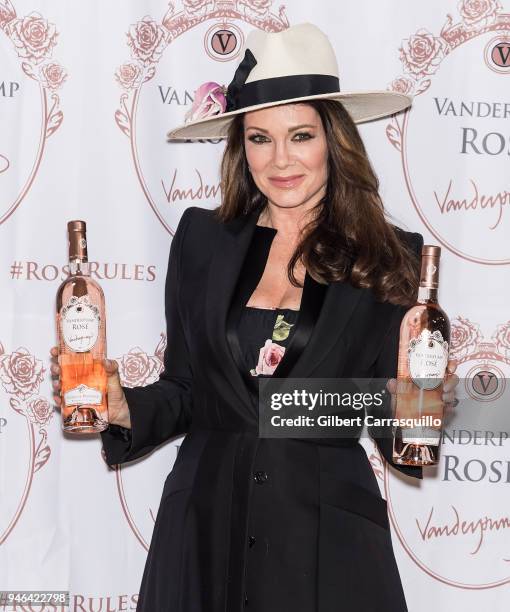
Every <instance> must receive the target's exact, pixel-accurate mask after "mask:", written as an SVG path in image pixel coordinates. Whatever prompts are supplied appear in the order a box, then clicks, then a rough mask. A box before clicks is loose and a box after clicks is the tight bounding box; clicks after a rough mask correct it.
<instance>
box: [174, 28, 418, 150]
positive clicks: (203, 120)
mask: <svg viewBox="0 0 510 612" xmlns="http://www.w3.org/2000/svg"><path fill="white" fill-rule="evenodd" d="M318 99H329V100H338V101H339V102H341V103H342V104H343V106H344V107H345V109H346V110H347V112H348V113H349V114H350V116H351V117H352V119H353V121H354V122H355V123H362V122H364V121H371V120H373V119H379V118H381V117H387V116H388V115H393V114H395V113H398V112H400V111H402V110H404V109H406V108H407V107H409V106H410V105H411V103H412V97H411V96H407V95H404V94H401V93H397V92H392V91H358V92H347V91H342V92H341V91H340V78H339V72H338V63H337V60H336V56H335V52H334V50H333V47H332V45H331V43H330V41H329V39H328V37H327V36H326V34H324V32H322V30H320V29H319V28H318V27H317V26H315V25H313V24H312V23H300V24H297V25H294V26H291V27H289V28H287V29H286V30H282V31H281V32H263V31H262V30H252V31H251V32H250V33H249V34H248V36H247V38H246V43H245V45H244V57H243V59H242V61H241V62H240V63H239V64H238V66H237V68H236V71H235V74H234V78H233V79H232V82H231V83H230V84H229V86H228V88H225V87H224V86H220V85H218V84H217V83H213V82H210V83H204V85H203V86H202V87H200V88H199V89H197V90H196V91H195V100H194V102H193V106H192V108H191V109H190V110H189V111H188V113H187V114H186V118H185V123H184V124H183V125H181V126H179V127H177V128H174V129H172V130H170V132H168V134H167V137H168V140H199V139H205V138H210V139H222V138H226V137H227V132H228V127H229V125H230V122H231V121H232V119H233V118H234V117H235V116H236V115H238V114H239V113H245V112H249V111H254V110H257V109H261V108H266V107H268V106H276V105H279V104H288V103H292V102H295V103H298V102H304V101H306V100H318Z"/></svg>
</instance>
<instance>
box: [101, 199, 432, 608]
mask: <svg viewBox="0 0 510 612" xmlns="http://www.w3.org/2000/svg"><path fill="white" fill-rule="evenodd" d="M257 219H258V213H255V212H254V213H251V214H249V215H247V216H244V217H240V218H238V219H236V220H234V221H231V222H229V223H226V224H223V223H220V222H218V221H217V220H216V219H215V218H214V217H213V214H212V211H210V210H206V209H202V208H198V207H194V206H193V207H190V208H188V209H187V210H186V211H185V212H184V214H183V215H182V218H181V221H180V223H179V225H178V228H177V230H176V233H175V236H174V238H173V240H172V244H171V248H170V257H169V265H168V273H167V280H166V287H165V313H166V320H167V348H166V350H165V356H164V371H163V372H162V374H161V376H160V379H159V381H157V382H155V383H153V384H152V385H149V386H147V387H137V388H134V389H131V388H127V387H124V392H125V394H126V398H127V401H128V404H129V410H130V415H131V423H132V428H131V429H124V428H122V427H118V426H115V425H110V427H109V428H108V429H107V430H106V431H104V432H102V433H101V437H102V441H103V447H104V450H105V454H106V459H107V462H108V463H109V464H111V465H113V464H118V463H123V462H126V461H130V460H133V459H136V458H139V457H142V456H144V455H146V454H147V453H149V452H150V451H152V450H153V449H154V448H155V447H157V446H158V445H160V444H161V443H163V442H165V441H167V440H168V439H170V438H171V437H173V436H176V435H180V434H183V433H187V435H186V436H185V438H184V439H183V441H182V444H181V446H180V449H179V453H178V456H177V459H176V462H175V465H174V467H173V469H172V471H171V472H170V474H169V476H168V477H167V479H166V481H165V485H164V488H163V494H162V501H161V505H160V509H159V513H158V517H157V520H156V524H155V528H154V533H153V538H152V543H151V548H150V551H149V557H148V559H147V564H146V567H145V572H144V576H143V581H142V585H141V591H140V600H139V605H138V608H137V610H144V611H149V610H151V612H152V611H153V610H166V609H168V610H172V611H175V612H179V611H182V612H191V610H193V611H195V610H200V611H201V610H203V611H204V612H216V611H218V612H219V611H220V610H221V611H222V612H223V611H224V610H227V611H228V612H234V611H235V612H240V611H241V610H244V606H245V597H246V588H247V584H250V585H251V587H250V588H251V591H252V593H251V600H250V601H251V602H252V609H253V602H254V601H255V602H258V603H259V604H260V606H261V607H266V609H267V610H272V609H275V610H276V609H289V610H290V609H292V610H293V611H294V612H300V611H301V610H302V611H303V612H305V610H306V612H309V611H310V609H311V608H310V606H311V605H312V604H311V602H316V604H317V607H316V609H317V612H330V611H331V612H332V611H333V610H335V611H336V610H337V609H338V605H339V602H340V601H342V602H344V605H345V606H346V607H345V608H343V609H345V610H351V609H354V608H355V609H356V610H358V611H363V610H366V611H367V612H368V610H381V611H382V610H384V611H386V610H389V609H391V610H392V611H393V612H396V611H402V610H406V609H407V608H406V604H405V598H404V594H403V590H402V586H401V583H400V578H399V574H398V569H397V567H396V563H395V559H394V556H393V551H392V543H391V536H390V527H389V522H388V516H387V509H386V502H385V500H384V499H383V498H382V497H381V494H380V492H379V487H378V484H377V481H376V479H375V476H374V474H373V470H372V467H371V465H370V463H369V461H368V459H367V456H366V453H365V451H364V449H363V447H361V445H360V444H359V443H358V440H357V439H349V440H346V439H341V438H340V439H339V438H331V439H308V440H287V439H260V438H259V437H258V435H257V434H258V403H257V402H258V399H257V395H256V392H255V391H254V387H253V385H252V384H250V382H251V381H249V380H247V378H246V377H247V376H249V374H247V373H246V372H245V366H244V364H243V363H242V359H241V353H240V348H239V341H238V338H237V335H236V322H237V318H238V316H239V313H240V309H241V308H242V306H243V305H244V303H245V301H246V299H248V297H249V295H251V292H252V291H253V289H254V288H255V286H256V284H257V282H258V279H259V277H260V275H261V273H262V271H263V267H264V263H265V255H266V254H267V253H265V254H264V255H263V256H261V257H260V258H258V259H257V258H255V259H254V258H251V259H250V260H245V256H246V254H247V253H248V250H249V246H250V244H252V238H253V232H254V230H255V226H256V222H257ZM275 231H276V230H275ZM399 234H400V235H401V237H402V239H403V240H408V241H409V242H410V243H411V244H412V246H413V248H414V249H415V251H416V252H417V253H420V252H421V247H422V245H423V238H422V236H421V235H420V234H418V233H410V232H404V231H403V230H400V231H399ZM267 248H269V244H268V247H267ZM241 271H243V274H241ZM405 311H406V309H405V308H404V307H401V306H396V305H393V304H390V303H387V302H386V303H382V302H378V301H376V300H375V298H374V295H373V293H372V291H370V290H367V289H357V288H354V287H352V286H351V285H350V284H348V283H341V282H334V283H331V284H330V285H328V286H327V287H324V286H322V285H319V284H318V283H316V282H315V281H313V279H312V278H311V277H310V276H309V275H308V274H307V275H306V278H305V286H304V289H303V297H302V301H301V308H300V313H299V321H298V326H297V329H296V332H295V334H294V336H293V338H292V341H291V343H290V345H289V347H288V349H287V351H286V354H285V356H284V358H283V360H282V362H281V364H280V365H279V366H278V370H277V372H275V376H278V377H296V378H308V377H318V378H335V377H358V378H370V377H377V378H383V377H385V378H386V377H395V376H396V368H397V357H398V337H399V328H400V323H401V320H402V317H403V315H404V314H405ZM371 433H372V435H373V437H374V439H375V441H376V443H377V446H378V448H379V450H380V452H381V454H382V455H383V456H384V458H385V459H386V461H387V462H389V463H391V450H392V440H391V438H390V437H388V436H387V434H386V435H382V432H375V431H374V432H371ZM377 433H380V434H381V435H377ZM289 457H293V459H292V461H290V462H289ZM298 465H299V467H300V475H299V482H297V481H296V478H295V473H294V471H295V469H296V466H298ZM261 466H262V467H264V470H262V472H264V474H265V477H266V480H267V477H268V476H269V478H268V482H269V484H268V485H267V486H265V487H259V486H257V484H260V483H259V482H258V481H257V478H254V477H253V474H254V473H255V472H259V473H260V472H261V470H260V469H258V470H257V469H256V468H257V467H258V468H260V467H261ZM393 468H394V469H397V470H399V471H400V472H402V473H404V474H406V475H409V476H413V477H416V478H422V469H421V468H420V467H406V466H396V465H394V466H393ZM286 470H288V472H286ZM272 475H273V478H272ZM254 482H255V483H256V484H255V485H254ZM271 483H273V484H271ZM276 483H278V485H277V484H276ZM263 507H265V508H272V509H273V510H271V512H272V513H274V517H273V519H274V520H272V521H271V527H268V526H266V527H265V529H266V530H269V529H271V530H272V542H273V548H272V550H273V551H274V552H273V555H271V554H267V555H266V556H264V557H263V558H261V559H260V560H259V561H260V565H257V563H256V562H255V561H254V559H256V558H257V557H256V554H255V553H252V556H251V557H250V556H249V554H250V553H249V550H248V545H247V542H248V537H249V533H248V530H249V528H250V526H251V528H252V529H255V528H256V527H257V525H258V526H260V525H262V523H260V522H257V521H263V520H264V517H263V515H262V510H261V508H263ZM305 508H306V509H307V510H306V511H305ZM310 508H314V509H315V510H313V512H310ZM332 509H334V510H335V512H333V511H332ZM249 516H250V517H251V519H250V520H251V521H252V522H251V523H249V522H248V517H249ZM291 516H294V517H295V518H296V520H297V524H299V526H300V527H299V529H300V533H301V534H303V538H302V540H301V547H300V550H299V551H297V552H296V553H294V554H293V555H286V553H285V551H284V549H282V550H278V543H279V542H280V543H281V542H283V541H284V540H285V537H286V536H287V535H288V534H287V531H288V529H289V528H290V527H289V525H291V524H292V522H290V523H289V517H291ZM253 521H255V522H253ZM360 537H361V538H362V539H361V540H360ZM363 538H364V539H365V540H364V544H363V545H361V542H362V541H363ZM371 547H373V548H374V550H373V551H372V552H373V554H371ZM255 548H256V547H255ZM268 550H269V549H268ZM295 555H297V557H295ZM282 556H284V557H285V556H286V557H287V558H288V557H290V556H292V558H293V559H292V560H291V566H292V563H293V562H296V559H298V560H299V559H301V560H302V563H303V564H304V565H306V568H307V570H306V572H300V573H299V572H298V573H299V576H300V582H299V584H300V585H301V587H299V588H298V587H297V582H296V580H297V574H296V573H293V571H291V570H289V566H288V565H287V563H283V565H282V562H281V559H282ZM249 559H252V560H251V563H252V566H253V567H255V568H256V570H254V571H252V572H251V573H250V572H247V567H248V560H249ZM254 563H255V565H253V564H254ZM304 565H303V566H304ZM163 568H164V571H163ZM347 568H349V571H347ZM264 571H265V572H268V573H267V580H266V581H265V583H264V584H266V583H267V584H270V585H271V586H266V587H265V588H263V587H261V589H260V591H259V590H258V589H257V590H256V593H255V594H254V593H253V590H254V585H253V583H252V582H250V580H252V579H253V576H254V575H258V576H260V575H262V574H263V572H264ZM261 572H262V574H261ZM275 573H277V574H278V576H279V580H278V581H277V582H275V581H274V580H271V579H270V577H271V576H273V575H274V574H275ZM366 573H369V574H370V581H371V584H372V586H374V588H372V589H367V588H366V584H367V583H366V580H365V579H364V578H363V576H364V575H365V574H366ZM303 575H305V576H307V578H306V579H304V578H303ZM376 587H377V588H376ZM289 588H290V589H291V592H289ZM257 597H258V599H257ZM350 605H352V608H351V607H349V606H350ZM267 606H269V607H267ZM248 609H249V608H248Z"/></svg>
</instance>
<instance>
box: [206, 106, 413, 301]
mask: <svg viewBox="0 0 510 612" xmlns="http://www.w3.org/2000/svg"><path fill="white" fill-rule="evenodd" d="M306 104H310V105H311V106H313V108H315V110H316V111H317V112H318V113H319V115H320V117H321V120H322V124H323V126H324V131H325V134H326V139H327V144H328V181H327V187H326V194H325V197H324V198H323V199H322V200H321V201H320V202H319V204H318V207H317V209H316V210H315V211H314V212H315V213H316V214H315V215H314V219H313V221H310V222H309V223H308V224H307V226H306V231H305V232H303V234H304V235H303V238H302V240H301V241H300V243H299V244H298V246H297V247H296V250H295V251H294V254H293V256H292V257H291V259H290V261H289V264H288V269H287V274H288V277H289V281H290V282H291V283H292V284H293V285H294V286H301V285H300V284H299V282H298V281H297V279H296V277H295V275H294V267H295V264H296V262H297V261H298V260H299V258H301V261H302V262H303V264H304V265H305V267H306V269H307V270H308V273H309V274H310V275H311V276H312V277H313V278H315V279H316V280H317V281H318V282H322V283H330V282H333V281H345V282H350V283H351V284H352V285H354V286H355V287H359V288H369V289H372V290H373V292H374V295H375V297H376V299H378V300H380V301H389V302H392V303H394V304H402V305H405V306H409V305H411V304H412V303H413V302H414V301H415V299H416V293H417V289H418V277H419V258H418V257H417V255H416V254H415V253H414V251H413V250H412V249H411V248H410V246H408V244H407V242H406V241H404V240H403V239H402V238H400V237H399V235H398V230H396V229H395V226H394V225H392V224H391V223H390V222H389V221H388V220H387V219H386V217H385V211H384V205H383V203H382V200H381V197H380V195H379V180H378V179H377V177H376V175H375V172H374V170H373V168H372V165H371V163H370V161H369V159H368V156H367V152H366V149H365V146H364V144H363V141H362V139H361V136H360V134H359V132H358V129H357V127H356V124H355V123H354V122H353V121H352V119H351V117H350V115H349V114H348V112H347V111H346V110H345V108H344V107H343V106H342V104H340V103H339V102H338V101H333V100H310V101H307V102H306ZM220 181H221V183H220V184H221V192H222V204H221V206H219V207H218V208H217V209H216V215H217V217H218V219H220V220H221V221H228V220H231V219H234V218H236V217H238V216H239V215H244V214H248V213H250V212H252V211H254V210H260V211H262V210H263V208H264V207H265V206H266V204H267V198H266V197H265V196H264V194H263V193H261V192H260V190H259V189H258V187H257V186H256V185H255V182H254V181H253V178H252V177H251V174H250V172H249V170H248V163H247V160H246V153H245V149H244V115H243V114H239V115H236V117H235V118H234V120H233V121H232V123H231V125H230V128H229V133H228V138H227V144H226V147H225V151H224V154H223V158H222V162H221V178H220Z"/></svg>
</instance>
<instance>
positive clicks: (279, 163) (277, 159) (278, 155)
mask: <svg viewBox="0 0 510 612" xmlns="http://www.w3.org/2000/svg"><path fill="white" fill-rule="evenodd" d="M273 163H274V165H275V166H276V167H278V168H286V167H287V166H288V165H289V164H290V163H292V159H291V154H290V151H289V147H288V144H287V142H286V141H283V142H276V144H275V147H274V159H273Z"/></svg>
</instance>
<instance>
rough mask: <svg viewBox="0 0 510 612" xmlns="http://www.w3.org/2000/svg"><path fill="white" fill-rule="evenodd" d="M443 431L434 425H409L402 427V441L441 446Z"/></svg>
mask: <svg viewBox="0 0 510 612" xmlns="http://www.w3.org/2000/svg"><path fill="white" fill-rule="evenodd" d="M440 438H441V432H440V431H439V430H437V429H434V428H432V427H407V428H406V429H402V442H403V443H404V444H428V445H429V446H439V441H440Z"/></svg>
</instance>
